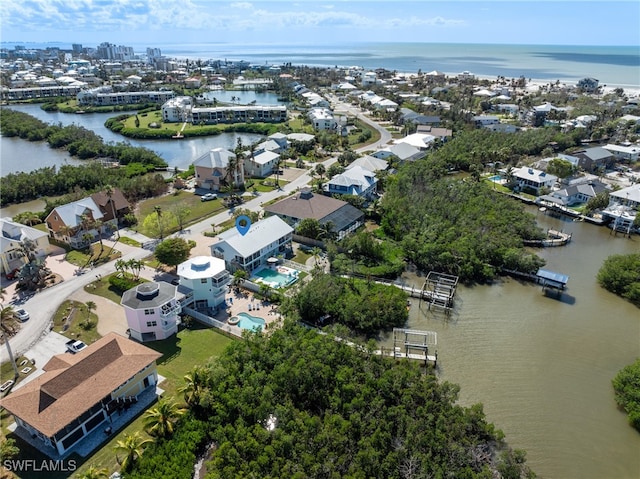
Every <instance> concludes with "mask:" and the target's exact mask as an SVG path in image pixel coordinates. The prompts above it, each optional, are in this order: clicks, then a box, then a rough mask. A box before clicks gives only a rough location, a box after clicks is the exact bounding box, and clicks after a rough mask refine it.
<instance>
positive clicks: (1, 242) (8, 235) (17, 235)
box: [0, 218, 47, 253]
mask: <svg viewBox="0 0 640 479" xmlns="http://www.w3.org/2000/svg"><path fill="white" fill-rule="evenodd" d="M44 236H47V233H46V232H44V231H40V230H38V229H35V228H32V227H31V226H27V225H23V224H20V223H16V222H15V221H12V220H11V219H9V218H0V251H1V252H3V253H4V252H5V251H8V250H9V249H10V248H9V246H10V245H11V243H13V242H18V243H22V242H23V241H24V240H26V239H29V240H31V241H38V239H39V238H42V237H44Z"/></svg>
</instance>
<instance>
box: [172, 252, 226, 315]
mask: <svg viewBox="0 0 640 479" xmlns="http://www.w3.org/2000/svg"><path fill="white" fill-rule="evenodd" d="M178 276H179V277H180V286H181V287H185V288H188V289H190V290H191V291H192V293H189V294H187V297H188V299H186V300H184V301H182V303H181V305H182V306H183V307H184V306H190V305H194V306H195V309H198V310H201V309H206V308H209V309H213V310H215V309H216V308H217V307H218V306H219V305H221V304H223V303H224V301H225V293H226V290H227V284H228V283H229V279H230V276H229V272H228V271H227V270H226V269H225V265H224V260H222V259H220V258H214V257H212V256H196V257H194V258H190V259H188V260H187V261H185V262H184V263H180V264H179V265H178Z"/></svg>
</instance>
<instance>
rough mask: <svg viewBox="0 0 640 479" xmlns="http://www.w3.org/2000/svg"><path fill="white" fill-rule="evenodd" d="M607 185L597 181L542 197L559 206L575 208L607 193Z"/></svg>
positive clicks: (575, 185) (569, 187)
mask: <svg viewBox="0 0 640 479" xmlns="http://www.w3.org/2000/svg"><path fill="white" fill-rule="evenodd" d="M607 190H608V189H607V185H605V184H604V183H602V182H600V181H598V180H595V181H590V182H588V183H579V184H574V185H570V186H568V187H566V188H563V189H561V190H557V191H553V192H551V193H550V194H548V195H543V196H541V197H540V199H541V200H545V201H549V202H551V203H555V204H559V205H561V206H573V205H576V204H582V203H586V202H587V201H589V200H590V199H591V198H595V196H596V195H597V194H598V193H602V192H604V191H607Z"/></svg>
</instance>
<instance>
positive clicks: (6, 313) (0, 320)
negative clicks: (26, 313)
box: [0, 304, 14, 333]
mask: <svg viewBox="0 0 640 479" xmlns="http://www.w3.org/2000/svg"><path fill="white" fill-rule="evenodd" d="M13 312H14V309H13V306H11V305H10V304H9V305H7V306H5V305H2V309H0V326H1V327H2V329H4V330H5V331H6V332H8V333H9V332H13V328H10V327H9V325H8V324H7V323H8V322H9V321H11V320H12V319H13Z"/></svg>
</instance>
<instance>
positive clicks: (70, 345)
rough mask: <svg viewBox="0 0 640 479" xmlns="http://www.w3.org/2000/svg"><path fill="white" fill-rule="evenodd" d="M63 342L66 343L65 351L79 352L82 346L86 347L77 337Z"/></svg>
mask: <svg viewBox="0 0 640 479" xmlns="http://www.w3.org/2000/svg"><path fill="white" fill-rule="evenodd" d="M65 344H66V345H67V351H69V352H71V353H74V354H75V353H79V352H80V351H82V350H83V349H84V348H86V347H87V345H86V344H85V343H83V342H82V341H80V340H78V339H70V340H69V341H67V342H66V343H65Z"/></svg>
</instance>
